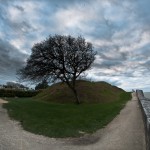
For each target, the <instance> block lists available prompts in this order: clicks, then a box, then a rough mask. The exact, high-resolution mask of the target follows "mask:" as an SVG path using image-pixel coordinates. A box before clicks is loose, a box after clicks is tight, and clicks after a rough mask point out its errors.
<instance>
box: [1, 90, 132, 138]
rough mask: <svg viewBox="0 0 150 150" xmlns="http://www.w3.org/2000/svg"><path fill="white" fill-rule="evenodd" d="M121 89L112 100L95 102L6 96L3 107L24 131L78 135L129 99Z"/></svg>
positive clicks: (101, 123)
mask: <svg viewBox="0 0 150 150" xmlns="http://www.w3.org/2000/svg"><path fill="white" fill-rule="evenodd" d="M130 99H131V97H130V93H126V92H123V93H122V94H121V95H120V98H119V99H118V100H115V101H111V102H107V103H98V104H87V103H84V104H81V105H75V104H58V103H49V102H43V101H35V100H33V99H31V98H30V99H29V98H28V99H27V98H17V99H12V98H9V99H8V100H9V103H7V104H4V105H3V107H4V108H6V109H7V110H8V114H9V116H10V117H11V118H13V119H16V120H18V121H20V122H21V125H22V126H23V128H24V129H25V130H27V131H30V132H33V133H36V134H41V135H45V136H48V137H77V136H81V135H82V133H81V132H85V133H93V132H95V131H96V130H98V129H100V128H102V127H104V126H105V125H107V124H108V123H109V122H110V121H111V120H112V119H113V118H114V117H115V116H116V115H117V114H118V113H119V112H120V110H121V109H122V108H123V106H124V105H125V103H126V102H127V101H128V100H130Z"/></svg>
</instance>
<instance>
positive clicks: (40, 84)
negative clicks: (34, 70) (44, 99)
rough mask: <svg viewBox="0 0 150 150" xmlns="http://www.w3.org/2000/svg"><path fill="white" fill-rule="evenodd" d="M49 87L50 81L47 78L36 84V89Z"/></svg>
mask: <svg viewBox="0 0 150 150" xmlns="http://www.w3.org/2000/svg"><path fill="white" fill-rule="evenodd" d="M47 87H48V82H47V81H46V80H43V81H42V82H41V83H39V84H37V85H36V86H35V90H40V89H45V88H47Z"/></svg>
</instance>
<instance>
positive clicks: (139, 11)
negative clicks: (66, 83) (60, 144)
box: [0, 0, 150, 90]
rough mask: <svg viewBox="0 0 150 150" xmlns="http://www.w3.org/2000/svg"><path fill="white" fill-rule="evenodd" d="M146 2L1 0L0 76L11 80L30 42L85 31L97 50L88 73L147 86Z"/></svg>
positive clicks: (149, 62)
mask: <svg viewBox="0 0 150 150" xmlns="http://www.w3.org/2000/svg"><path fill="white" fill-rule="evenodd" d="M149 6H150V2H149V0H143V1H141V0H136V1H135V0H132V1H131V0H123V1H120V0H95V1H92V0H83V1H79V0H72V1H70V0H63V1H60V0H55V1H47V0H43V1H40V0H37V1H34V0H23V1H17V0H12V1H9V0H5V1H3V0H1V3H0V64H1V66H0V69H1V73H0V76H1V78H3V79H4V78H5V79H4V80H8V79H9V80H11V76H12V78H13V80H15V70H16V69H18V68H20V67H21V66H22V65H23V64H24V62H25V60H26V58H27V57H28V56H29V55H30V53H31V48H32V46H33V44H34V43H37V42H40V41H42V40H44V39H45V38H46V37H48V35H54V34H66V35H67V34H71V35H73V36H75V37H77V36H78V35H82V36H84V37H85V39H86V40H87V41H89V42H91V43H93V46H94V48H95V50H96V51H97V52H98V54H97V56H96V60H95V62H94V64H93V69H91V70H90V71H88V72H87V74H88V77H91V78H92V79H93V80H105V81H108V82H110V83H112V84H115V85H118V86H120V87H122V88H124V89H128V90H129V89H132V88H135V86H137V87H138V88H140V86H139V85H137V83H136V82H138V83H140V85H141V87H142V88H144V89H145V88H146V87H147V88H148V87H149V89H150V86H148V84H150V80H149V78H148V76H149V71H150V69H149V65H150V50H149V46H150V41H149V39H150V31H149V29H150V27H149V24H150V16H149V14H150V9H149ZM12 74H13V75H12ZM143 75H145V76H146V77H145V79H146V80H147V84H146V85H145V87H144V81H143ZM0 82H2V80H1V81H0Z"/></svg>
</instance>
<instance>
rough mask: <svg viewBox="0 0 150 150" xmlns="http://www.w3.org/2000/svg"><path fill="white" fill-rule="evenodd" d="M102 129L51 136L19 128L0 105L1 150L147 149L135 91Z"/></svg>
mask: <svg viewBox="0 0 150 150" xmlns="http://www.w3.org/2000/svg"><path fill="white" fill-rule="evenodd" d="M132 96H133V98H132V100H131V101H129V102H128V103H127V105H126V106H125V108H124V109H123V110H122V111H121V112H120V114H119V115H118V116H117V117H116V118H115V119H114V120H113V121H112V122H111V123H110V124H108V125H107V126H106V127H105V128H104V129H101V130H99V131H97V132H96V133H94V134H93V135H86V136H84V137H82V138H67V139H54V138H47V137H44V136H39V135H35V134H32V133H29V132H26V131H24V130H22V128H21V127H20V125H19V123H18V122H16V121H13V120H10V119H9V117H8V115H7V112H6V110H5V109H3V108H2V107H1V106H0V150H146V148H145V135H144V125H143V121H142V116H141V112H140V108H139V105H138V101H137V98H136V95H135V93H133V94H132Z"/></svg>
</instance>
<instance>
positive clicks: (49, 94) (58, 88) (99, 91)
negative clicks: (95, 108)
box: [35, 80, 125, 103]
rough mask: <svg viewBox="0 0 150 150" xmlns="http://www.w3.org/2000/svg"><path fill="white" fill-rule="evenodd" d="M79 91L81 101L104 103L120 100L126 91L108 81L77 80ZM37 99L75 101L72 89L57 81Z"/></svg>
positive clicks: (62, 101) (60, 101)
mask: <svg viewBox="0 0 150 150" xmlns="http://www.w3.org/2000/svg"><path fill="white" fill-rule="evenodd" d="M77 91H78V96H79V98H80V101H81V102H84V103H102V102H111V101H115V100H118V99H119V98H120V94H121V93H123V92H125V91H123V90H122V89H120V88H118V87H115V86H112V85H110V84H108V83H106V82H90V81H83V80H78V81H77ZM35 99H36V100H42V101H49V102H59V103H66V102H69V103H70V102H74V101H75V98H74V95H73V93H72V91H71V90H70V89H69V88H68V86H67V85H66V84H65V83H57V84H54V85H52V86H50V87H49V88H47V89H45V90H43V91H42V92H41V93H39V94H38V95H37V96H36V97H35Z"/></svg>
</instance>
